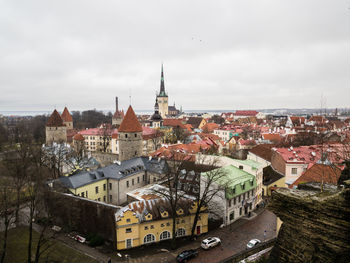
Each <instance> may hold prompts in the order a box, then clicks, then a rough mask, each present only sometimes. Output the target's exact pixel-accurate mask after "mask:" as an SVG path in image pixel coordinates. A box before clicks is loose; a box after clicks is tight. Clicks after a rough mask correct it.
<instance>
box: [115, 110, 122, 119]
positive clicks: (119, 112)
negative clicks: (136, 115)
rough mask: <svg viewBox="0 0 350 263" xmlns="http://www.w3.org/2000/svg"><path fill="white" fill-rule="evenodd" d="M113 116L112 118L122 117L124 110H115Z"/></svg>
mask: <svg viewBox="0 0 350 263" xmlns="http://www.w3.org/2000/svg"><path fill="white" fill-rule="evenodd" d="M113 118H114V119H118V118H121V119H122V118H124V110H119V111H116V112H115V113H114V115H113Z"/></svg>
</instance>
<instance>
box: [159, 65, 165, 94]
mask: <svg viewBox="0 0 350 263" xmlns="http://www.w3.org/2000/svg"><path fill="white" fill-rule="evenodd" d="M159 95H160V96H164V95H165V87H164V72H163V63H162V73H161V75H160V92H159Z"/></svg>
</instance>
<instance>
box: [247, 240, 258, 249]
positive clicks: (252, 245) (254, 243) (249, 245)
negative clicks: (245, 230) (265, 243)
mask: <svg viewBox="0 0 350 263" xmlns="http://www.w3.org/2000/svg"><path fill="white" fill-rule="evenodd" d="M259 243H261V241H260V240H259V239H256V238H255V239H252V240H250V241H249V242H248V244H247V248H252V247H255V246H256V245H257V244H259Z"/></svg>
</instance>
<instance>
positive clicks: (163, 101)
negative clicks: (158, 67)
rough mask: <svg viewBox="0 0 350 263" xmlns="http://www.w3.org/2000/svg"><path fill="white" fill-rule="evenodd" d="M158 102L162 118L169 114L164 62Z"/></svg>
mask: <svg viewBox="0 0 350 263" xmlns="http://www.w3.org/2000/svg"><path fill="white" fill-rule="evenodd" d="M157 102H158V106H159V114H160V115H161V116H162V118H165V117H166V115H168V110H169V108H168V94H166V93H165V87H164V73H163V64H162V73H161V76H160V91H159V93H158V95H157Z"/></svg>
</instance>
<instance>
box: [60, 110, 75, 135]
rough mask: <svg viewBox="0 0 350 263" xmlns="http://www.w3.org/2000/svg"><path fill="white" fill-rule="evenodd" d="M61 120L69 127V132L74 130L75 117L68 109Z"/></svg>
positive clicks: (64, 111)
mask: <svg viewBox="0 0 350 263" xmlns="http://www.w3.org/2000/svg"><path fill="white" fill-rule="evenodd" d="M61 118H62V120H63V123H64V124H65V125H66V126H67V130H73V117H72V115H71V114H70V113H69V111H68V109H67V107H64V110H63V112H62V114H61Z"/></svg>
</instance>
